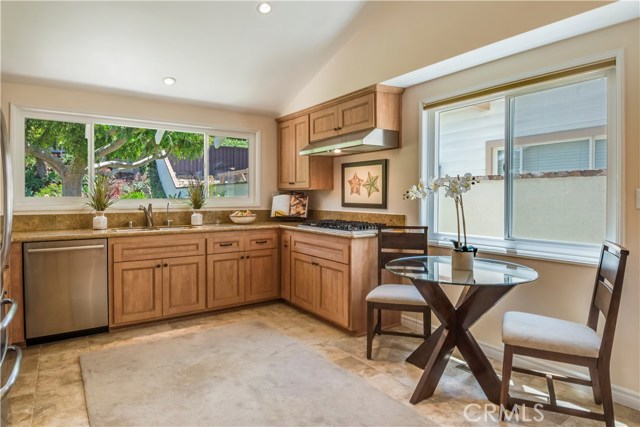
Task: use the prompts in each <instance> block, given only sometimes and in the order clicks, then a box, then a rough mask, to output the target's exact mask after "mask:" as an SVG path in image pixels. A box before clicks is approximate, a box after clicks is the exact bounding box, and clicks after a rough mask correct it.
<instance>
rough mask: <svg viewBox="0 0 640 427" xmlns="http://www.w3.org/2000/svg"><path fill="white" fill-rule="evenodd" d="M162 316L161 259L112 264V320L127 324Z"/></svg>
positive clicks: (116, 322)
mask: <svg viewBox="0 0 640 427" xmlns="http://www.w3.org/2000/svg"><path fill="white" fill-rule="evenodd" d="M161 316H162V261H161V260H159V259H157V260H147V261H128V262H116V263H114V265H113V322H114V323H115V324H119V323H129V322H137V321H141V320H151V319H157V318H159V317H161Z"/></svg>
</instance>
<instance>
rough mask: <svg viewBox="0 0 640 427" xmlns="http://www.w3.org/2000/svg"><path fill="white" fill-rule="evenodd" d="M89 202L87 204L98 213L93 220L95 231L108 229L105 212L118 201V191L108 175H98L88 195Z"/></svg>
mask: <svg viewBox="0 0 640 427" xmlns="http://www.w3.org/2000/svg"><path fill="white" fill-rule="evenodd" d="M86 196H87V198H88V200H87V202H86V203H85V205H86V206H89V207H90V208H91V209H93V210H94V211H95V212H96V216H95V217H94V218H93V229H94V230H106V229H107V217H106V216H104V212H105V211H106V210H107V208H108V207H109V206H111V205H113V204H114V203H115V202H116V201H117V198H116V191H115V190H114V189H113V188H112V186H111V180H110V178H109V176H108V175H103V174H98V175H96V177H95V178H94V180H93V188H89V191H88V192H87V194H86Z"/></svg>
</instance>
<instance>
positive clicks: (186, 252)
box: [109, 235, 207, 326]
mask: <svg viewBox="0 0 640 427" xmlns="http://www.w3.org/2000/svg"><path fill="white" fill-rule="evenodd" d="M109 258H110V259H111V260H112V261H113V263H112V264H111V268H110V275H111V279H110V283H111V285H110V295H111V320H110V325H114V326H119V325H126V324H132V323H136V322H143V321H148V320H156V319H160V318H162V317H165V316H175V315H180V314H184V313H195V312H198V311H201V310H204V309H205V308H206V293H205V292H206V277H207V276H206V270H205V269H206V266H207V263H206V258H205V239H204V236H203V235H195V236H194V235H192V236H190V237H189V236H187V237H183V236H181V237H178V238H169V237H168V236H153V237H123V238H113V239H109Z"/></svg>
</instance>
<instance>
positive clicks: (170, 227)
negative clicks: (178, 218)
mask: <svg viewBox="0 0 640 427" xmlns="http://www.w3.org/2000/svg"><path fill="white" fill-rule="evenodd" d="M190 228H193V226H192V225H159V226H154V227H120V228H114V230H115V231H116V232H117V233H138V232H141V231H143V232H144V231H147V232H151V231H178V230H188V229H190Z"/></svg>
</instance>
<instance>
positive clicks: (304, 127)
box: [278, 115, 333, 190]
mask: <svg viewBox="0 0 640 427" xmlns="http://www.w3.org/2000/svg"><path fill="white" fill-rule="evenodd" d="M308 143H309V115H304V116H300V117H296V118H293V119H290V120H287V121H284V122H281V123H279V124H278V188H279V189H283V190H332V189H333V159H331V158H327V157H325V158H319V157H308V156H300V155H299V154H298V153H299V152H300V150H302V148H303V147H304V146H306V145H307V144H308Z"/></svg>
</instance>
